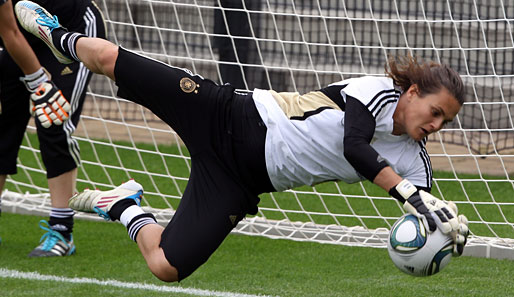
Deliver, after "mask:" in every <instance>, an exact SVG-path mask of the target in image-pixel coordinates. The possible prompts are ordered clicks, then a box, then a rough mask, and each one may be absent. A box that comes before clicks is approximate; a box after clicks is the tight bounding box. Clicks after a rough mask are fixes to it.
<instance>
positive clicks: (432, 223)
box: [422, 212, 437, 233]
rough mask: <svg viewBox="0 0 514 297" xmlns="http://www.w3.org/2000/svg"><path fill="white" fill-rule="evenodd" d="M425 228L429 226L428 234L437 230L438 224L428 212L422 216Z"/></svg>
mask: <svg viewBox="0 0 514 297" xmlns="http://www.w3.org/2000/svg"><path fill="white" fill-rule="evenodd" d="M422 219H423V221H424V222H425V226H428V232H430V233H432V232H434V231H435V230H436V229H437V222H436V220H434V217H433V215H432V213H430V212H427V213H425V214H423V215H422Z"/></svg>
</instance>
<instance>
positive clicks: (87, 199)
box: [69, 180, 178, 282]
mask: <svg viewBox="0 0 514 297" xmlns="http://www.w3.org/2000/svg"><path fill="white" fill-rule="evenodd" d="M142 194H143V187H142V186H141V185H140V184H138V183H137V182H135V181H134V180H130V181H128V182H126V183H124V184H122V185H120V186H118V187H117V188H115V189H112V190H109V191H100V190H85V191H83V192H81V193H79V194H76V195H74V196H73V197H72V198H71V199H70V201H69V205H70V207H71V208H73V209H75V210H78V211H85V212H96V213H98V214H99V215H100V216H101V217H103V218H104V219H107V220H112V221H120V222H121V223H122V224H123V225H124V226H125V227H126V228H127V232H128V234H129V237H130V238H131V239H132V240H134V241H135V242H136V243H137V245H138V247H139V250H140V251H141V254H142V255H143V257H144V258H145V260H146V263H147V265H148V268H149V269H150V271H151V272H152V273H153V274H154V275H155V276H156V277H157V278H159V279H160V280H162V281H166V282H173V281H177V280H178V271H177V269H176V268H175V267H173V266H171V264H170V263H169V262H168V260H167V259H166V257H165V256H164V251H163V249H162V248H161V246H160V243H161V235H162V232H163V230H164V228H163V227H162V226H160V225H158V224H157V222H156V220H155V218H154V216H153V215H152V214H150V213H145V212H144V210H143V209H142V208H141V207H140V202H141V196H142Z"/></svg>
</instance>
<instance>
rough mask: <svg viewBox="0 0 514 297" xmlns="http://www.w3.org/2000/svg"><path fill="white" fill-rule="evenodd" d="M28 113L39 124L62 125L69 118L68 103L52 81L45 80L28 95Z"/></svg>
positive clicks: (69, 108) (47, 125) (45, 125)
mask: <svg viewBox="0 0 514 297" xmlns="http://www.w3.org/2000/svg"><path fill="white" fill-rule="evenodd" d="M30 99H31V100H30V114H31V115H33V116H35V117H36V118H37V119H38V120H39V122H40V123H41V126H43V127H44V128H49V127H50V126H51V125H52V124H55V125H62V123H63V122H64V121H66V120H67V119H68V118H69V113H70V110H71V105H70V103H69V102H68V101H67V100H66V98H64V95H63V94H62V92H61V90H59V89H58V88H57V86H56V85H55V84H54V83H53V82H52V81H45V82H43V83H42V84H40V85H39V87H38V88H37V90H36V91H35V92H34V93H32V95H30Z"/></svg>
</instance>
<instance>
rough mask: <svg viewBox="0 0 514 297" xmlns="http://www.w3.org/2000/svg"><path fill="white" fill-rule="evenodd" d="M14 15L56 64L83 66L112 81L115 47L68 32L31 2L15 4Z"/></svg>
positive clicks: (111, 44)
mask: <svg viewBox="0 0 514 297" xmlns="http://www.w3.org/2000/svg"><path fill="white" fill-rule="evenodd" d="M15 12H16V16H17V17H18V20H19V22H20V24H21V25H22V27H23V28H25V29H26V30H27V31H28V32H30V33H32V34H33V35H35V36H36V37H38V38H40V39H41V40H43V41H44V42H45V44H46V45H47V46H48V47H49V48H50V49H51V50H52V52H53V53H54V55H55V57H56V58H57V59H58V60H59V62H61V63H66V64H67V63H72V62H73V60H75V61H79V62H83V63H84V65H85V66H86V67H87V68H88V69H90V70H91V71H93V72H94V73H98V74H104V75H106V76H108V77H109V78H111V79H113V80H114V64H115V62H116V58H117V56H118V46H116V45H114V44H113V43H111V42H109V41H107V40H104V39H100V38H89V37H87V36H86V35H84V34H82V33H78V32H68V31H67V30H66V29H65V28H64V27H62V26H61V25H60V24H59V22H58V20H57V18H55V17H54V16H53V15H52V14H50V12H48V11H47V10H45V9H44V8H43V7H41V6H40V5H39V4H37V3H34V2H31V1H20V2H18V3H17V4H16V6H15ZM41 32H44V33H45V34H41Z"/></svg>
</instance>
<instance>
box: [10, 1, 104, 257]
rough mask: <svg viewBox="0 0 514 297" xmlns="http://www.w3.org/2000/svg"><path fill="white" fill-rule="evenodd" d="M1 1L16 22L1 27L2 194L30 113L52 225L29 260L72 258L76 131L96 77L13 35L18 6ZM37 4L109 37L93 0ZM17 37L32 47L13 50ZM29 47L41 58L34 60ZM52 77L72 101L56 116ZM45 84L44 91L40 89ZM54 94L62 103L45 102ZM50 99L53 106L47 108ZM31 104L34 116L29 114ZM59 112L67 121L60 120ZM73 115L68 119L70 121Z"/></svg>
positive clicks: (32, 40)
mask: <svg viewBox="0 0 514 297" xmlns="http://www.w3.org/2000/svg"><path fill="white" fill-rule="evenodd" d="M0 2H6V3H4V5H2V6H1V7H0V10H1V11H2V17H1V18H0V23H2V22H4V21H7V20H8V18H9V16H11V19H12V20H11V21H9V22H8V24H9V26H4V24H1V25H0V32H2V39H3V42H4V47H5V48H6V49H7V51H5V50H4V51H1V52H0V103H1V107H2V110H1V114H0V192H1V191H2V190H3V187H4V185H5V181H6V178H7V175H8V174H15V173H16V158H17V155H18V151H19V148H20V145H21V142H22V139H23V134H24V132H25V130H26V127H27V123H28V121H29V119H30V115H31V113H33V114H34V113H35V114H36V119H35V123H36V128H37V135H38V139H39V143H40V150H41V156H42V159H43V163H44V165H45V167H46V170H47V179H48V188H49V190H50V195H51V204H52V209H51V212H50V219H49V221H48V222H47V221H44V220H42V221H41V222H40V224H39V225H40V227H41V228H42V229H43V230H45V231H46V233H45V234H44V235H43V237H42V238H41V243H40V245H39V246H37V247H36V248H35V249H34V250H33V251H32V252H31V253H30V254H29V256H30V257H47V256H65V255H71V254H73V253H74V252H75V245H74V243H73V236H72V232H73V215H74V211H73V210H72V209H71V208H69V206H68V199H69V198H70V197H71V196H72V195H73V193H74V192H75V184H76V176H77V166H78V165H79V164H80V155H79V147H78V143H77V142H76V140H74V139H73V138H72V133H73V132H74V131H75V128H76V125H77V123H78V121H79V117H80V112H81V110H82V105H83V102H84V98H85V96H86V89H87V85H88V83H89V81H90V79H91V76H92V73H91V72H90V71H89V70H88V69H87V68H86V67H84V65H83V64H82V63H80V62H74V63H71V64H68V65H62V64H61V63H60V62H59V61H58V60H56V58H55V57H54V55H53V54H52V52H51V51H50V50H49V48H48V47H47V46H46V45H45V44H44V43H43V41H41V40H39V39H38V38H35V37H34V36H32V35H31V34H28V33H27V32H26V31H24V30H22V31H23V34H24V35H25V38H24V36H23V35H22V34H21V33H16V35H13V34H14V33H11V34H8V33H9V31H8V30H7V28H12V29H11V30H10V31H11V32H15V30H16V29H15V28H16V27H17V25H16V22H15V20H16V19H15V17H14V13H13V6H12V5H13V4H12V3H11V1H10V0H7V1H5V0H0ZM13 2H14V3H16V2H18V1H16V0H15V1H13ZM38 3H40V4H41V5H43V6H44V7H47V8H49V9H52V10H53V11H55V12H56V14H57V15H58V16H59V18H60V20H61V21H62V23H63V24H65V25H66V26H67V27H68V28H70V29H71V28H73V30H76V31H78V32H81V33H84V34H86V35H88V36H91V37H96V36H98V37H102V38H105V25H104V21H103V18H102V15H101V12H100V10H99V9H98V8H97V6H96V5H95V4H94V3H93V2H92V1H91V0H73V1H72V0H68V1H60V0H41V1H38ZM4 32H5V33H4ZM18 32H19V31H18ZM4 35H5V37H4ZM9 36H12V37H10V38H9ZM14 36H15V37H14ZM13 39H14V40H16V41H17V42H20V43H21V42H25V43H27V41H28V44H26V45H25V49H24V50H19V49H18V50H11V48H12V47H11V45H12V44H13ZM25 39H26V40H25ZM29 45H30V46H29ZM30 47H32V49H33V50H34V52H35V53H36V56H37V58H36V56H33V57H30V52H31V49H30ZM20 53H25V54H27V56H28V58H20V56H19V55H20ZM59 58H64V57H59ZM38 60H39V62H38ZM36 63H37V64H36ZM39 63H41V65H43V67H44V69H45V70H43V68H41V65H39ZM28 65H32V66H30V67H32V68H27V67H29V66H28ZM34 65H37V66H35V69H36V70H34V68H33V67H34ZM20 68H21V69H20ZM33 71H36V72H33ZM24 74H25V75H24ZM50 78H51V80H52V82H54V83H55V85H57V86H59V87H60V88H61V91H62V94H63V95H64V98H66V99H67V100H68V101H69V104H68V102H65V104H64V103H63V104H62V105H63V107H64V108H63V109H60V108H56V109H55V110H56V112H53V110H52V109H51V108H50V107H52V106H55V105H54V104H53V101H52V100H54V101H56V102H57V103H58V102H61V101H62V100H60V99H59V98H63V97H62V95H61V92H58V90H57V88H56V86H55V85H54V84H53V83H50V82H48V80H49V79H50ZM40 85H41V88H39V89H38V87H39V86H40ZM49 92H52V94H53V93H55V94H58V95H56V96H59V98H58V100H55V98H54V97H51V98H46V97H45V96H46V94H48V93H49ZM32 93H33V95H31V94H32ZM52 98H53V99H52ZM49 99H51V100H50V101H49ZM47 101H48V103H49V104H46V102H47ZM29 104H30V110H31V113H29V112H28V111H29ZM59 111H60V112H61V114H62V115H65V117H64V116H60V114H59ZM47 114H48V115H49V117H47V116H46V115H47ZM68 117H69V120H66V119H67V118H68Z"/></svg>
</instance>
